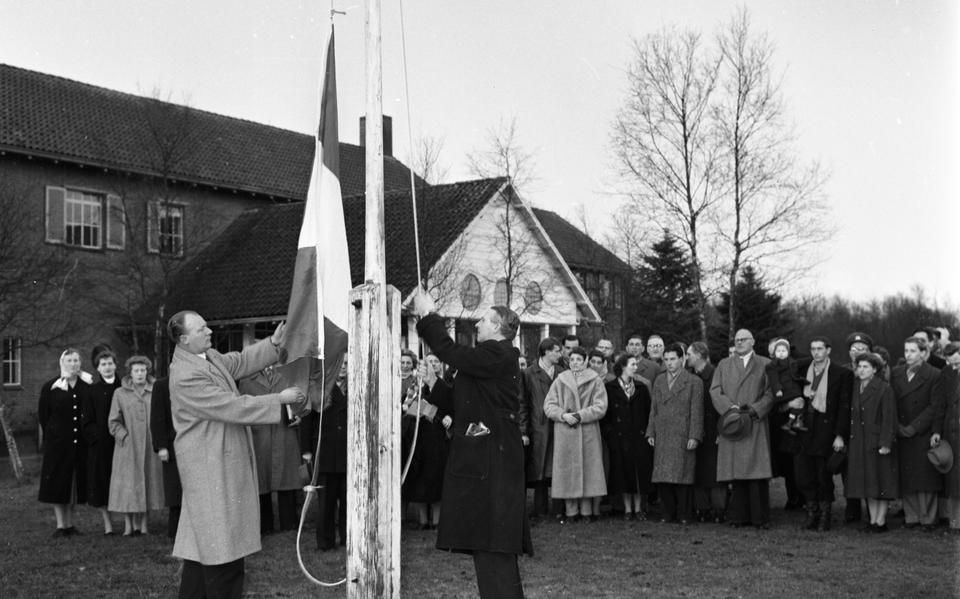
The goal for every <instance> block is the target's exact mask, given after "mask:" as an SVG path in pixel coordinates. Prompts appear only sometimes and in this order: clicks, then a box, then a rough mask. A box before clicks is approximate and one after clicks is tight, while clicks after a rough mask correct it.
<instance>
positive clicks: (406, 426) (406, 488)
mask: <svg viewBox="0 0 960 599" xmlns="http://www.w3.org/2000/svg"><path fill="white" fill-rule="evenodd" d="M438 366H439V367H442V364H441V362H440V360H439V359H438V358H437V357H436V356H434V355H433V354H430V355H428V356H427V357H426V359H425V360H424V362H423V363H421V364H420V367H419V368H420V375H421V378H422V379H423V388H422V389H421V393H420V398H421V400H422V403H421V405H420V428H419V430H417V429H416V421H417V404H416V402H412V403H411V404H410V405H409V406H408V408H407V410H406V411H405V412H404V415H403V423H402V425H401V428H402V431H403V446H404V447H406V448H408V451H410V449H409V448H410V447H411V446H412V444H413V442H414V439H413V433H414V431H415V430H416V431H417V438H416V447H415V448H413V450H412V451H413V458H412V460H411V462H410V469H409V470H408V471H407V478H406V480H404V481H403V487H402V488H401V491H400V492H401V496H402V498H403V500H404V501H409V502H410V504H411V505H412V506H413V507H414V508H415V509H416V510H417V522H418V524H419V526H420V529H421V530H432V529H434V528H436V527H437V525H438V524H440V498H441V496H442V491H443V471H444V469H445V468H446V466H447V453H448V451H449V442H448V440H447V428H448V427H449V426H450V423H451V422H452V420H451V418H450V416H449V415H448V414H447V413H446V411H445V410H443V409H442V408H440V406H439V405H438V404H439V403H444V402H443V400H442V398H444V397H447V396H448V395H449V393H450V389H449V387H448V385H447V384H446V383H445V382H443V380H442V379H441V378H440V375H441V374H442V373H440V372H438ZM438 400H439V401H438ZM445 422H446V426H445V425H444V423H445Z"/></svg>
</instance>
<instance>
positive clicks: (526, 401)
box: [519, 337, 563, 518]
mask: <svg viewBox="0 0 960 599" xmlns="http://www.w3.org/2000/svg"><path fill="white" fill-rule="evenodd" d="M537 353H538V354H539V358H538V359H537V361H536V362H534V363H533V364H531V365H530V366H528V367H527V369H526V370H524V371H523V372H522V373H521V379H520V383H521V385H520V413H519V417H520V431H521V433H522V435H523V436H522V438H523V444H524V446H525V447H527V459H526V480H527V484H528V485H530V486H532V487H533V511H531V512H530V517H531V518H537V517H538V516H540V515H546V514H547V513H548V512H549V511H550V510H549V500H548V489H549V488H550V479H551V477H552V475H553V422H551V421H550V419H549V418H547V417H546V416H545V415H544V413H543V400H544V399H545V398H546V397H547V391H549V390H550V386H551V385H552V384H553V381H555V380H556V379H557V375H558V374H560V372H562V371H563V367H562V366H560V355H561V354H560V342H559V341H557V340H556V339H554V338H553V337H547V338H546V339H544V340H543V341H541V342H540V345H539V347H538V348H537Z"/></svg>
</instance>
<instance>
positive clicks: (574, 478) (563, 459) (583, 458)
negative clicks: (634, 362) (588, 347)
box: [543, 368, 607, 499]
mask: <svg viewBox="0 0 960 599" xmlns="http://www.w3.org/2000/svg"><path fill="white" fill-rule="evenodd" d="M543 413H544V414H546V416H547V418H549V419H550V420H552V421H553V423H554V424H553V480H552V481H551V487H550V494H551V495H552V496H553V497H555V498H557V499H575V498H583V497H601V496H603V495H606V494H607V481H606V480H605V478H604V473H603V439H602V437H601V435H600V419H601V418H603V415H604V414H606V413H607V390H606V388H604V386H603V379H602V378H600V375H599V374H597V373H596V372H595V371H594V370H592V369H590V368H586V369H584V370H582V371H581V372H580V373H579V374H575V373H574V372H573V371H571V370H565V371H563V372H562V373H560V376H558V377H557V380H556V381H554V382H553V385H551V386H550V391H548V392H547V397H546V398H544V400H543ZM563 414H578V415H579V416H580V422H579V423H578V424H576V425H575V426H569V425H568V424H567V423H566V422H564V421H563V419H562V416H563Z"/></svg>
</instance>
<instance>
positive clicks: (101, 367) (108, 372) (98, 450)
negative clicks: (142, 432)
mask: <svg viewBox="0 0 960 599" xmlns="http://www.w3.org/2000/svg"><path fill="white" fill-rule="evenodd" d="M98 349H99V351H97V352H96V353H95V355H94V356H93V365H94V367H95V368H96V369H97V373H98V374H99V376H98V377H97V379H96V381H95V382H94V383H93V384H92V385H90V393H89V395H88V396H87V401H85V402H84V404H83V438H84V440H86V442H87V503H88V504H89V505H90V506H92V507H95V508H99V509H100V516H101V517H102V518H103V534H105V535H112V534H113V523H112V522H110V512H109V511H107V499H108V497H109V496H110V470H111V468H112V466H113V445H114V440H113V435H111V434H110V430H109V428H107V420H108V418H109V416H110V402H111V401H113V392H114V391H116V390H117V389H119V388H120V377H118V376H117V356H116V354H114V353H113V350H112V349H110V348H108V347H105V346H100V347H99V348H98Z"/></svg>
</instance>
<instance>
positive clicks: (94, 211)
mask: <svg viewBox="0 0 960 599" xmlns="http://www.w3.org/2000/svg"><path fill="white" fill-rule="evenodd" d="M105 203H106V196H105V195H101V194H96V193H93V192H90V191H85V190H82V189H76V188H69V187H68V188H67V190H66V193H65V194H64V196H63V244H64V245H66V246H68V247H75V248H80V249H84V250H101V249H103V246H104V235H103V234H104V229H105V228H106V227H104V223H103V207H104V204H105ZM77 210H79V213H80V214H79V221H78V222H76V223H73V222H72V221H71V218H75V217H76V214H75V213H76V211H77ZM88 211H89V216H90V217H91V218H90V220H91V221H95V222H91V223H89V224H88V223H87V216H88ZM88 229H89V230H90V233H91V237H95V239H93V240H91V241H89V242H85V238H86V237H87V232H88ZM77 230H79V234H78V235H79V237H80V240H79V241H77V240H75V239H74V240H71V238H72V237H74V234H75V231H77Z"/></svg>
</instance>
